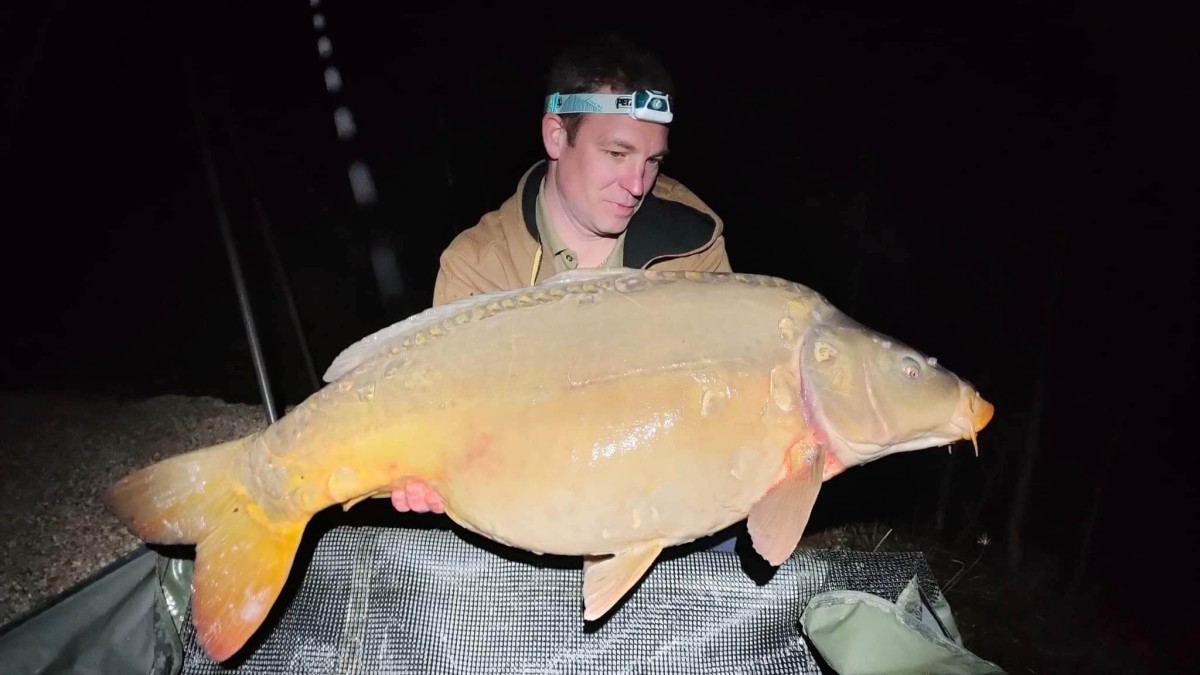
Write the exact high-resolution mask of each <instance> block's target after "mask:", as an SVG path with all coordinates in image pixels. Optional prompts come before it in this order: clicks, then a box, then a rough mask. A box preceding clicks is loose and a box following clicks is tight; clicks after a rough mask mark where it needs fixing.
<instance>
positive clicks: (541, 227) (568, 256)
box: [537, 180, 625, 272]
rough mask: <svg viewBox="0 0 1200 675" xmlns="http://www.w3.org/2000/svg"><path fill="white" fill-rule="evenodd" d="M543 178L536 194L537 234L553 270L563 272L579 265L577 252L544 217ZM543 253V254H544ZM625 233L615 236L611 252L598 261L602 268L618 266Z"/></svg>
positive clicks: (623, 248) (621, 256)
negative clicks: (559, 236) (570, 247)
mask: <svg viewBox="0 0 1200 675" xmlns="http://www.w3.org/2000/svg"><path fill="white" fill-rule="evenodd" d="M545 185H546V183H545V180H543V181H542V186H541V189H539V190H538V195H537V229H538V235H539V236H540V237H541V239H542V249H543V250H544V251H545V253H549V254H550V257H551V259H552V260H554V271H555V272H565V271H566V270H573V269H576V268H578V267H579V254H577V253H575V251H572V250H571V249H569V248H567V246H566V244H563V243H562V240H561V239H559V238H558V234H557V233H556V232H555V231H554V228H552V227H550V219H549V218H547V217H546V205H545V203H544V202H543V201H542V193H543V191H544V188H545ZM545 253H543V255H545ZM624 254H625V233H624V232H622V233H621V234H620V236H618V237H617V245H616V246H615V247H613V250H612V253H609V254H608V257H607V258H605V259H604V262H602V263H600V267H601V268H603V269H609V268H613V267H620V266H621V264H622V261H623V260H624V257H625V255H624Z"/></svg>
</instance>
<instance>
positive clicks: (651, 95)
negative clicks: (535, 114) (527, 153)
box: [544, 89, 674, 124]
mask: <svg viewBox="0 0 1200 675" xmlns="http://www.w3.org/2000/svg"><path fill="white" fill-rule="evenodd" d="M671 107H672V106H671V97H670V96H668V95H666V94H664V93H662V92H661V91H655V90H653V89H640V90H638V91H635V92H633V93H629V94H592V93H584V94H560V93H558V92H554V93H553V94H550V95H549V96H547V97H546V108H545V111H544V112H548V113H555V114H563V113H592V114H600V115H605V114H608V115H629V116H630V117H632V118H633V119H635V120H643V121H646V122H657V123H658V124H669V123H670V122H671V120H672V119H673V118H674V113H673V112H672V110H671Z"/></svg>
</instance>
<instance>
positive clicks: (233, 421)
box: [0, 394, 266, 626]
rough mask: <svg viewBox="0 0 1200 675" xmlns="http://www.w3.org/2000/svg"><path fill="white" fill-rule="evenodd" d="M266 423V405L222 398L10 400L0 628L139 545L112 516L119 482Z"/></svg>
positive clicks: (1, 478) (0, 459)
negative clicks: (111, 496)
mask: <svg viewBox="0 0 1200 675" xmlns="http://www.w3.org/2000/svg"><path fill="white" fill-rule="evenodd" d="M265 425H266V414H265V413H264V412H263V409H262V408H261V407H260V406H252V405H236V404H229V403H225V402H222V401H220V400H217V399H212V398H189V397H185V396H161V397H156V398H151V399H145V400H130V401H118V400H108V399H85V398H79V397H74V396H67V395H53V394H33V395H18V394H4V395H0V495H3V499H0V626H3V625H6V624H8V623H9V622H10V621H12V620H14V619H17V618H19V617H21V616H24V615H26V614H27V613H29V612H31V611H32V610H35V609H36V608H38V607H39V606H41V605H43V604H45V603H47V602H48V601H52V600H53V599H55V598H56V597H57V596H58V595H59V594H61V593H62V592H63V591H65V590H68V589H70V588H71V587H73V586H75V585H76V584H78V583H80V582H81V581H84V580H86V579H87V578H88V577H90V576H91V575H93V574H95V573H96V572H97V571H99V570H100V569H101V568H103V567H104V566H106V565H108V564H110V563H112V562H113V561H114V560H116V559H117V558H119V557H120V556H122V555H124V554H125V553H128V552H130V551H132V550H134V549H135V548H137V547H138V545H139V543H140V542H139V541H138V540H137V539H136V538H135V537H133V536H132V535H131V534H129V533H128V532H127V531H126V530H125V529H124V528H122V527H121V525H120V524H119V523H118V522H117V520H116V519H115V518H113V516H112V515H111V514H109V513H108V512H107V511H106V510H105V509H104V506H103V504H102V502H101V495H102V494H103V492H104V490H105V489H106V488H107V487H108V486H109V485H111V484H112V483H113V482H115V481H116V480H118V479H119V478H120V477H121V476H123V475H125V474H126V473H128V472H130V471H132V470H134V469H137V468H140V467H143V466H146V465H147V464H150V463H152V462H155V461H157V460H159V459H162V458H165V457H169V456H172V455H175V454H179V453H181V452H186V451H189V450H193V449H196V448H200V447H203V446H206V445H210V444H212V443H216V442H219V441H224V440H228V439H232V438H237V437H239V436H243V435H245V434H248V433H251V432H253V431H254V430H256V429H260V428H262V427H263V426H265Z"/></svg>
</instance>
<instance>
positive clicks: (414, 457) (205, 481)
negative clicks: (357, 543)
mask: <svg viewBox="0 0 1200 675" xmlns="http://www.w3.org/2000/svg"><path fill="white" fill-rule="evenodd" d="M913 363H916V364H917V368H918V369H919V370H920V372H919V373H917V374H915V375H914V374H913V368H914V366H913ZM326 379H327V380H328V381H329V384H328V385H327V386H326V387H325V388H323V389H322V390H321V391H320V392H318V393H316V394H314V395H313V396H311V397H310V398H309V399H307V400H306V401H304V402H303V403H302V404H301V405H299V406H297V407H296V408H295V409H294V410H292V411H291V412H290V413H289V414H288V415H286V416H285V417H284V418H282V419H280V420H279V421H277V422H276V423H275V424H273V425H271V426H270V427H269V428H268V429H266V430H264V431H262V432H260V433H257V434H254V435H252V436H249V437H247V438H245V439H239V440H237V441H231V442H230V443H227V444H223V445H221V446H216V447H214V448H209V449H205V450H200V451H197V452H195V453H191V454H189V455H183V456H181V457H178V458H173V459H171V460H166V461H165V462H160V463H159V464H156V465H152V466H150V467H147V468H145V469H143V470H141V471H140V472H137V473H135V474H133V475H131V476H129V477H127V478H126V479H124V480H123V481H122V482H121V483H119V484H118V485H117V486H114V488H113V490H112V492H111V497H110V503H111V504H112V505H113V508H114V511H115V512H116V513H117V514H118V515H119V517H121V519H122V520H123V522H125V523H126V524H127V525H128V526H129V527H130V529H131V530H132V531H134V532H135V533H137V534H138V535H139V536H141V537H142V538H143V539H145V540H147V541H154V542H162V543H197V560H196V568H195V570H196V571H195V584H196V586H195V610H194V617H195V621H196V625H197V629H198V633H199V635H200V638H201V641H202V643H203V644H204V646H205V648H206V649H207V650H208V652H209V654H210V655H212V656H213V657H214V658H217V659H224V658H226V657H228V656H229V655H231V654H232V653H233V652H234V651H236V650H237V649H238V648H240V647H241V646H242V645H243V644H244V643H245V641H246V639H247V638H248V637H249V636H250V634H251V633H252V632H253V631H254V630H255V629H257V627H258V626H259V624H260V623H261V621H262V618H263V616H265V613H266V610H267V609H269V607H270V604H271V603H273V602H274V600H275V598H276V596H277V594H278V590H279V587H280V586H281V585H282V583H283V581H284V580H285V579H286V576H287V573H288V571H289V570H290V564H291V558H292V556H293V555H294V552H295V548H296V545H297V544H298V542H299V538H300V535H301V534H302V532H303V528H304V525H305V523H306V522H307V521H308V519H309V518H310V517H311V516H312V515H313V514H314V513H316V512H317V511H320V510H322V509H324V508H327V507H329V506H331V505H336V504H342V505H345V506H346V507H349V506H350V505H353V504H354V503H357V502H358V501H360V500H361V499H365V498H368V497H372V496H383V495H388V494H390V493H391V491H392V490H393V489H395V488H397V487H400V486H403V485H404V483H405V482H407V481H409V480H413V479H416V480H422V481H425V482H426V483H428V484H429V485H430V486H432V487H433V489H434V490H435V491H436V492H437V493H438V494H439V495H440V496H441V497H442V500H443V502H444V503H445V508H446V513H447V515H448V516H449V517H450V518H452V519H453V520H454V521H455V522H457V523H459V524H460V525H462V526H463V527H465V528H467V529H470V530H472V531H474V532H477V533H480V534H482V535H484V536H487V537H490V538H492V539H494V540H497V541H499V542H502V543H505V544H508V545H511V546H516V547H519V548H523V549H527V550H531V551H535V552H539V553H553V554H565V555H578V556H586V560H587V562H585V580H584V589H583V591H584V600H585V612H584V617H585V618H587V619H593V618H596V617H598V616H600V615H602V614H603V613H605V612H607V611H608V610H609V609H610V608H611V607H612V606H613V605H614V604H615V603H616V602H617V600H619V599H620V597H621V596H622V595H624V594H625V593H626V592H627V591H628V590H629V588H631V587H632V585H633V584H634V583H636V581H637V580H638V579H639V578H640V577H641V576H642V575H643V574H644V573H645V571H646V570H647V569H648V568H649V566H650V564H652V563H653V561H654V560H655V559H656V558H657V556H658V554H659V553H660V552H661V550H662V549H663V548H664V547H667V546H671V545H675V544H679V543H682V542H686V541H690V540H693V539H695V538H698V537H701V536H704V535H707V534H711V533H713V532H716V531H718V530H720V529H722V528H724V527H727V526H728V525H731V524H733V523H736V522H738V521H740V520H742V519H746V518H748V519H749V522H748V527H749V531H750V534H751V537H752V539H753V543H754V546H755V549H756V550H757V551H759V553H761V554H762V555H763V556H764V557H765V558H766V559H767V560H768V561H769V562H771V563H772V564H779V563H781V562H782V561H783V560H784V559H785V558H786V557H787V556H788V555H790V554H791V552H792V550H793V549H794V548H795V545H796V543H797V542H798V540H799V538H800V537H801V535H802V533H803V529H804V526H805V524H806V523H807V520H808V517H809V514H810V513H811V509H812V505H813V501H814V500H815V498H816V494H817V492H818V490H819V487H820V484H821V482H822V481H823V480H825V479H828V478H829V477H832V476H833V475H836V474H837V473H839V472H841V471H843V470H844V469H845V468H847V467H850V466H854V465H856V464H861V463H863V462H865V461H871V460H872V459H875V458H876V457H878V456H882V455H883V454H887V453H888V452H891V451H897V450H911V449H918V448H921V447H932V446H933V445H944V444H947V443H950V442H953V441H954V440H957V439H959V438H966V437H969V438H972V439H973V438H974V434H975V433H976V432H977V431H978V430H979V429H980V428H982V427H983V426H984V425H985V424H986V423H987V422H988V420H989V419H990V417H991V414H992V410H991V406H990V404H987V403H986V402H985V401H983V400H982V399H981V398H979V396H978V394H977V393H976V392H974V390H973V389H972V388H971V387H970V385H968V384H967V383H965V382H964V381H962V380H959V379H958V378H957V377H955V376H954V375H953V374H952V373H949V372H948V371H946V370H944V369H942V368H939V367H937V366H936V365H935V364H934V362H933V360H932V359H928V358H927V357H924V356H922V355H919V354H916V353H915V352H912V350H909V349H908V348H907V347H903V346H902V345H898V344H894V343H893V342H892V341H890V340H888V339H886V338H885V337H883V336H880V335H878V334H876V333H873V332H871V331H869V330H868V329H866V328H864V327H862V326H860V325H858V324H856V323H854V322H853V321H852V320H850V319H849V318H848V317H846V316H845V315H844V314H842V313H840V312H839V311H838V310H837V309H835V308H834V307H832V306H831V305H830V304H829V303H828V302H826V300H825V299H824V298H823V297H821V296H820V295H819V294H817V293H816V292H814V291H812V290H810V289H808V288H806V287H804V286H800V285H798V284H794V283H791V282H787V281H784V280H780V279H775V278H771V277H763V276H753V275H741V274H699V273H670V272H654V271H640V270H628V269H625V270H605V271H577V272H568V273H565V274H561V275H559V276H558V277H555V278H554V279H551V280H549V281H547V282H544V283H543V284H540V285H539V286H535V287H532V288H528V289H523V290H520V291H510V292H501V293H494V294H489V295H486V296H477V297H474V298H468V299H464V300H461V301H458V302H456V303H453V304H451V305H446V306H443V307H438V308H434V309H431V310H428V311H426V312H424V313H422V314H419V315H417V316H415V317H412V318H410V319H408V320H406V321H403V322H400V323H399V324H396V325H394V326H391V327H389V328H386V329H384V330H382V331H379V332H378V333H376V334H374V335H372V336H369V337H368V338H365V339H364V340H361V341H360V342H358V343H356V344H355V345H352V346H351V347H350V348H348V349H347V350H346V351H344V352H343V353H342V354H341V355H340V356H339V357H338V358H337V359H336V360H335V361H334V364H333V365H332V366H331V367H330V369H329V371H328V372H327V373H326ZM244 556H255V557H256V559H258V560H260V561H261V560H268V561H273V562H271V563H270V564H262V563H261V562H260V563H257V564H256V565H253V566H249V568H248V569H246V570H241V571H239V569H241V568H238V567H237V565H239V564H243V565H244V564H246V560H245V559H244V558H243V557H244ZM602 556H609V557H602ZM222 572H224V574H222ZM231 574H232V576H231Z"/></svg>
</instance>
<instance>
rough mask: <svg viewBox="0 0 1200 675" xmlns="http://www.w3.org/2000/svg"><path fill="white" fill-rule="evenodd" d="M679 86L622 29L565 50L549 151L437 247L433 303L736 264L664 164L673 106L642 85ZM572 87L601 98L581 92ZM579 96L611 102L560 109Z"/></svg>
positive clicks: (424, 499)
mask: <svg viewBox="0 0 1200 675" xmlns="http://www.w3.org/2000/svg"><path fill="white" fill-rule="evenodd" d="M672 90H673V85H672V82H671V79H670V77H669V76H668V75H667V73H666V70H665V69H664V68H663V66H662V65H661V64H660V63H659V61H658V59H656V58H655V57H654V56H652V55H650V54H647V53H645V52H642V51H640V50H638V49H636V48H635V47H633V46H631V45H629V44H627V43H626V42H624V41H622V40H620V39H618V38H613V37H607V38H604V39H602V40H600V41H598V42H595V43H591V44H585V45H582V46H581V47H578V48H576V49H573V50H570V51H567V52H565V53H564V54H562V55H561V56H559V58H558V59H557V60H556V62H555V64H554V67H553V68H552V69H551V73H550V78H549V82H548V87H547V99H546V108H547V110H546V112H545V114H544V115H543V117H542V143H543V145H544V146H545V150H546V155H547V158H548V159H546V160H542V161H540V162H538V163H537V164H535V165H534V166H533V167H532V168H530V169H529V170H528V171H527V172H526V173H525V175H524V176H522V177H521V180H520V181H519V182H518V183H517V190H516V192H515V193H514V194H513V195H512V196H511V197H509V198H508V200H507V201H505V202H504V203H503V204H502V205H501V206H500V208H499V209H498V210H496V211H492V212H490V213H487V214H485V215H484V216H483V218H482V219H481V220H480V221H479V223H478V224H477V225H475V226H474V227H472V228H470V229H468V230H466V231H464V232H462V233H461V234H459V235H458V236H457V237H455V239H454V240H453V241H452V242H451V243H450V245H449V246H448V247H447V248H446V250H445V251H444V252H443V253H442V256H441V266H440V268H439V270H438V276H437V281H436V283H435V285H434V292H433V304H434V305H435V306H436V305H442V304H445V303H448V302H451V301H453V300H457V299H459V298H463V297H466V296H470V295H474V294H477V293H486V292H489V291H497V290H511V289H517V288H522V287H525V286H529V285H532V284H534V283H537V282H539V281H542V280H544V279H547V278H549V277H550V276H553V275H554V274H556V273H558V272H561V271H564V270H568V269H578V268H610V267H622V266H624V267H635V268H653V269H663V270H687V271H712V272H718V271H719V272H729V271H731V269H730V265H729V258H728V255H727V254H726V251H725V239H724V236H723V235H722V230H723V223H722V221H721V219H720V218H719V217H718V216H717V214H716V213H715V212H714V211H713V210H712V209H710V208H709V207H708V206H707V205H706V204H705V203H704V202H702V201H701V200H700V198H699V197H697V196H696V195H695V194H693V193H692V192H691V191H690V190H688V189H687V188H686V187H684V186H683V185H681V184H680V183H679V182H677V181H675V180H672V179H671V178H668V177H667V176H664V175H662V174H660V173H659V167H660V165H661V163H662V160H663V158H664V157H665V156H666V155H667V152H668V144H667V136H668V127H667V124H668V123H669V121H670V119H671V115H669V114H665V113H668V112H669V105H657V106H656V105H655V100H656V97H655V94H653V93H649V94H642V95H641V96H640V97H639V96H637V95H635V92H647V91H649V92H663V93H665V94H669V93H670V92H671V91H672ZM570 94H600V95H601V96H592V97H587V98H585V99H584V100H582V101H580V99H578V98H575V99H572V98H568V97H567V95H570ZM658 100H659V101H660V102H662V100H663V99H658ZM639 104H640V105H641V107H640V108H639V107H638V106H639ZM573 106H578V107H576V108H575V109H579V108H582V109H588V110H595V109H596V108H597V107H603V106H608V108H609V109H608V110H605V111H603V112H596V113H575V112H563V110H564V109H565V110H571V109H572V107H573ZM631 111H632V112H631ZM392 504H393V505H394V506H395V507H396V509H398V510H400V511H410V510H411V511H419V512H426V511H433V512H435V513H442V512H443V511H444V509H443V506H442V501H441V498H440V497H438V495H437V494H436V493H435V492H433V491H432V489H430V488H429V486H428V485H427V484H425V483H423V482H419V481H414V482H411V483H409V484H408V485H406V486H405V487H402V488H397V489H396V490H395V491H394V492H393V493H392Z"/></svg>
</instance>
